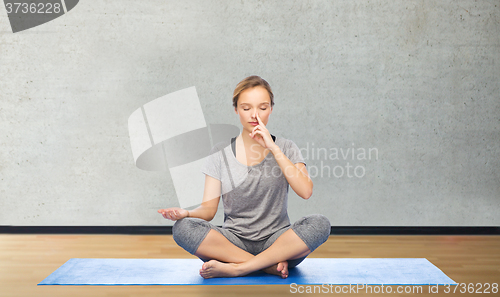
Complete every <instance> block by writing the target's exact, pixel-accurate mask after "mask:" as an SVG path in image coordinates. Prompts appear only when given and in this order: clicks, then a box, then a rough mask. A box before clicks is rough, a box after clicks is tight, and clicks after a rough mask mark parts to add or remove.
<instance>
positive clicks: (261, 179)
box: [201, 137, 305, 240]
mask: <svg viewBox="0 0 500 297" xmlns="http://www.w3.org/2000/svg"><path fill="white" fill-rule="evenodd" d="M275 143H276V145H278V147H279V148H280V149H281V151H282V152H283V153H284V154H285V156H287V157H288V159H290V161H291V162H292V163H293V164H295V163H299V162H301V163H304V164H305V162H304V158H303V157H302V154H301V152H300V150H299V148H298V146H297V145H296V144H295V143H294V142H293V141H291V140H289V139H285V138H282V137H276V140H275ZM201 172H202V173H204V174H207V175H210V176H212V177H213V178H216V179H218V180H220V181H221V193H222V201H223V204H224V223H223V225H222V227H223V228H225V229H228V230H229V231H232V232H233V233H234V234H236V235H237V236H239V237H242V238H245V239H248V240H263V239H267V238H268V237H269V236H271V235H272V234H273V233H275V232H276V231H278V230H280V229H282V228H285V227H288V226H290V219H289V218H288V213H287V205H288V181H287V180H286V178H285V176H284V174H283V172H282V171H281V168H280V166H279V165H278V163H277V162H276V159H275V158H274V155H273V154H272V153H271V152H269V153H268V154H267V155H266V157H265V158H264V160H263V161H262V162H261V163H259V164H257V165H254V166H246V165H244V164H242V163H240V162H239V161H238V160H237V159H236V157H235V156H234V154H233V151H232V149H231V140H230V139H228V140H227V141H222V142H219V143H217V144H216V145H214V147H213V148H212V150H211V151H210V155H209V156H208V157H207V160H206V162H205V164H204V166H203V167H202V169H201Z"/></svg>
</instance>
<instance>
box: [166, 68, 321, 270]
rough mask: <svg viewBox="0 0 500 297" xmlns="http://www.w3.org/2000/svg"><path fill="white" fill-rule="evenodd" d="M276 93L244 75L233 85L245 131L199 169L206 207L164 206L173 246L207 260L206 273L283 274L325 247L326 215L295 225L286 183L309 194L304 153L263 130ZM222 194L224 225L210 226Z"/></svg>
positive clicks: (259, 80)
mask: <svg viewBox="0 0 500 297" xmlns="http://www.w3.org/2000/svg"><path fill="white" fill-rule="evenodd" d="M273 105H274V96H273V93H272V90H271V87H270V86H269V84H268V83H267V82H266V81H265V80H264V79H262V78H260V77H259V76H250V77H247V78H245V79H244V80H242V81H241V82H240V83H239V84H238V85H237V86H236V89H235V90H234V94H233V106H234V110H235V112H236V114H237V115H239V117H240V122H241V124H242V126H243V129H242V133H241V134H240V135H239V136H238V137H235V138H233V139H231V140H229V139H228V140H227V141H224V142H220V143H218V144H216V145H215V146H214V148H212V151H211V154H210V156H209V157H208V158H207V162H206V163H205V165H204V166H203V168H202V172H203V173H204V174H205V175H206V176H205V190H204V194H203V201H202V203H201V205H200V206H199V207H198V208H196V209H193V210H189V211H188V210H185V209H181V208H177V207H172V208H167V209H160V210H158V212H159V213H161V214H162V215H163V217H165V218H166V219H169V220H173V221H176V222H175V224H174V226H173V228H172V233H173V237H174V240H175V241H176V243H177V244H178V245H179V246H181V247H182V248H184V249H185V250H186V251H188V252H189V253H191V254H193V255H195V256H197V257H199V258H200V259H201V260H203V261H204V262H205V263H204V264H203V265H202V268H201V269H200V275H201V276H202V277H204V278H213V277H235V276H243V275H246V274H249V273H251V272H254V271H258V270H263V271H265V272H267V273H270V274H276V275H279V276H281V277H282V278H286V277H288V269H289V268H292V267H295V266H296V265H298V264H299V263H300V262H301V261H302V260H304V259H305V257H307V255H309V254H310V253H311V252H313V251H314V250H315V249H316V248H317V247H318V246H320V245H321V244H323V243H324V242H325V241H326V240H327V239H328V236H329V235H330V222H329V221H328V219H327V218H326V217H325V216H323V215H309V216H306V217H303V218H302V219H300V220H299V221H297V222H295V223H294V224H292V225H290V220H289V218H288V213H287V199H288V185H290V186H291V187H292V189H293V190H294V191H295V193H297V195H299V196H300V197H301V198H303V199H309V197H311V195H312V189H313V183H312V181H311V179H310V178H309V174H308V172H307V169H306V165H305V162H304V159H303V157H302V154H301V153H300V150H299V148H298V147H297V145H296V144H295V143H294V142H293V141H291V140H288V139H285V138H282V137H275V136H274V135H271V134H270V133H269V131H268V130H267V128H266V125H267V123H268V121H269V116H270V115H271V112H272V110H273ZM221 194H222V200H223V204H224V224H223V226H222V228H220V227H217V226H214V225H213V224H210V223H209V222H208V221H210V220H212V219H213V217H214V216H215V213H216V212H217V207H218V205H219V200H220V197H221Z"/></svg>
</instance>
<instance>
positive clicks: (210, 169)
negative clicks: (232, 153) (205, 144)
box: [201, 145, 222, 180]
mask: <svg viewBox="0 0 500 297" xmlns="http://www.w3.org/2000/svg"><path fill="white" fill-rule="evenodd" d="M221 161H222V151H221V149H220V148H219V146H217V145H216V146H214V147H213V148H212V149H211V150H210V153H209V155H208V156H207V157H206V159H205V163H204V164H203V166H202V167H201V172H202V173H204V174H206V175H210V176H211V177H213V178H215V179H218V180H221Z"/></svg>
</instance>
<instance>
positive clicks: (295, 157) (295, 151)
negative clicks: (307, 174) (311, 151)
mask: <svg viewBox="0 0 500 297" xmlns="http://www.w3.org/2000/svg"><path fill="white" fill-rule="evenodd" d="M285 154H286V156H287V157H288V159H289V160H290V161H291V162H292V163H293V164H295V163H304V164H306V162H305V161H304V157H302V153H301V152H300V149H299V147H298V146H297V145H296V144H295V142H293V141H292V140H288V143H287V150H286V153H285Z"/></svg>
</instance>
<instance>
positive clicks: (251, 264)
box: [195, 228, 311, 278]
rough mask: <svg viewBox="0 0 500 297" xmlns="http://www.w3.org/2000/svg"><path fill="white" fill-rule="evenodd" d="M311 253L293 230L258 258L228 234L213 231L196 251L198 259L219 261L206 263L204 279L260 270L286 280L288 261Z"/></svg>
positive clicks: (201, 271)
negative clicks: (233, 241)
mask: <svg viewBox="0 0 500 297" xmlns="http://www.w3.org/2000/svg"><path fill="white" fill-rule="evenodd" d="M310 253H311V251H310V250H309V248H308V247H307V245H306V244H305V243H304V241H302V239H300V237H299V236H297V234H296V233H295V232H294V231H293V230H292V229H291V228H290V229H288V230H287V231H285V232H284V233H283V234H281V235H280V236H279V237H278V238H277V239H276V241H275V242H274V243H273V244H272V245H271V246H270V247H269V248H267V249H266V250H264V251H263V252H261V253H260V254H258V255H256V256H254V255H252V254H250V253H249V252H247V251H245V250H243V249H241V248H239V247H237V246H235V245H234V244H233V243H232V242H230V241H229V240H228V239H227V238H226V237H224V235H222V234H220V233H219V232H217V231H215V230H213V229H211V230H210V231H209V232H208V234H207V236H206V237H205V239H204V240H203V241H202V242H201V244H200V245H199V247H198V249H197V250H196V253H195V256H197V257H199V258H202V259H216V260H210V261H208V262H205V263H204V264H203V266H202V269H200V275H201V276H202V277H203V278H213V277H234V276H243V275H246V274H249V273H252V272H254V271H257V270H263V271H265V272H267V273H271V274H276V275H280V276H281V277H282V278H286V277H288V262H287V260H293V259H298V258H302V257H305V256H307V255H309V254H310ZM224 262H225V263H224Z"/></svg>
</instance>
